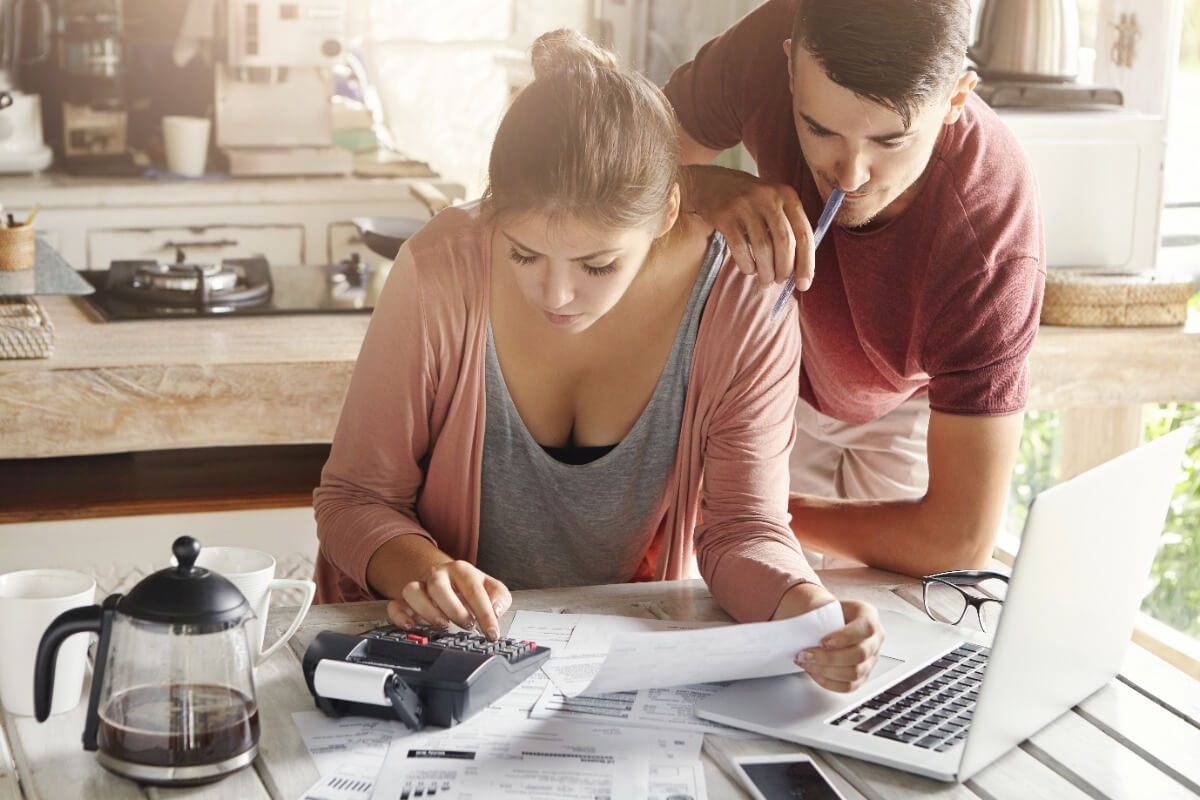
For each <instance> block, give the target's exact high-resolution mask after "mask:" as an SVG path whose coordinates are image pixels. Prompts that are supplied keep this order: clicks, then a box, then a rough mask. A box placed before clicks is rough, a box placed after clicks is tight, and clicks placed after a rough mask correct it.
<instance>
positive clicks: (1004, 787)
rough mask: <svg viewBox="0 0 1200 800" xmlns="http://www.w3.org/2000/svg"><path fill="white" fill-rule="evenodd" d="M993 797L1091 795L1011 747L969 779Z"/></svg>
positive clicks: (1028, 799) (1058, 799) (1054, 799)
mask: <svg viewBox="0 0 1200 800" xmlns="http://www.w3.org/2000/svg"><path fill="white" fill-rule="evenodd" d="M967 786H969V787H970V788H971V789H972V790H973V791H975V792H976V793H978V794H979V795H980V796H981V797H987V798H989V799H991V800H1000V799H1001V798H1012V800H1088V798H1089V797H1090V795H1088V794H1087V792H1085V791H1083V790H1082V789H1080V788H1079V787H1078V786H1076V785H1075V784H1073V783H1071V782H1070V781H1069V780H1067V779H1066V778H1064V777H1063V776H1062V775H1059V774H1058V773H1057V772H1055V771H1054V770H1052V769H1051V768H1050V767H1049V766H1047V765H1046V764H1043V763H1042V762H1041V761H1038V760H1037V759H1036V758H1034V757H1033V756H1031V755H1029V753H1026V752H1025V751H1024V750H1022V749H1021V748H1020V747H1018V748H1015V749H1013V750H1009V751H1008V752H1007V753H1005V754H1004V755H1003V756H1001V757H1000V758H998V759H996V761H994V762H992V763H991V764H990V765H988V767H987V768H986V769H984V770H982V771H980V772H979V774H977V775H976V776H975V777H974V778H971V779H970V780H969V781H967Z"/></svg>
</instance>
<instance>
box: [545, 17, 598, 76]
mask: <svg viewBox="0 0 1200 800" xmlns="http://www.w3.org/2000/svg"><path fill="white" fill-rule="evenodd" d="M531 52H532V61H533V76H534V78H535V79H536V78H543V77H546V76H547V75H553V74H554V73H556V72H560V71H563V70H568V69H571V68H574V67H584V68H591V69H618V67H619V65H618V64H617V58H616V56H614V55H613V54H612V53H610V52H609V51H607V50H605V49H604V48H603V47H600V46H599V45H597V44H595V43H593V42H592V41H591V40H590V39H588V38H587V37H585V36H584V35H583V34H581V33H579V32H578V31H573V30H571V29H570V28H559V29H558V30H555V31H550V32H549V33H543V34H542V35H541V36H539V37H538V38H537V40H536V41H535V42H534V43H533V47H532V48H531Z"/></svg>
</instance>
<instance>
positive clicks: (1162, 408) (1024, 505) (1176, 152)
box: [1001, 0, 1200, 674]
mask: <svg viewBox="0 0 1200 800" xmlns="http://www.w3.org/2000/svg"><path fill="white" fill-rule="evenodd" d="M1098 6H1099V0H1080V3H1079V8H1080V28H1081V45H1082V47H1083V54H1082V58H1081V59H1080V61H1081V73H1082V74H1081V76H1080V80H1081V81H1084V82H1087V81H1089V80H1090V78H1091V73H1090V64H1091V63H1094V50H1093V51H1092V52H1091V53H1089V49H1090V48H1094V47H1095V41H1096V35H1095V31H1096V25H1097V16H1098V12H1097V8H1098ZM1169 102H1170V105H1169V108H1168V116H1167V149H1166V163H1165V167H1164V169H1165V180H1164V190H1163V215H1162V222H1161V228H1162V248H1161V250H1160V252H1159V259H1158V267H1159V269H1160V270H1170V271H1172V272H1181V273H1185V274H1190V275H1192V276H1193V278H1195V279H1197V280H1198V282H1200V0H1183V27H1182V43H1181V47H1180V58H1179V65H1178V69H1177V70H1176V72H1175V75H1174V79H1173V82H1172V85H1171V94H1170V101H1169ZM1189 308H1190V312H1191V314H1192V316H1193V318H1195V317H1196V316H1197V315H1200V292H1197V294H1195V295H1193V297H1192V299H1191V302H1190V304H1189ZM1193 324H1194V322H1193ZM1189 399H1194V398H1189ZM1142 418H1143V423H1144V438H1145V439H1146V440H1149V439H1153V438H1157V437H1158V436H1161V435H1163V434H1165V433H1168V432H1169V431H1171V430H1174V429H1175V428H1177V427H1179V426H1180V425H1181V424H1183V423H1184V422H1187V421H1189V420H1191V421H1194V422H1195V423H1200V403H1195V402H1193V403H1161V404H1151V405H1147V406H1146V407H1145V408H1144V411H1143V415H1142ZM1062 421H1063V415H1062V413H1061V412H1057V411H1030V412H1027V413H1026V415H1025V429H1024V435H1023V437H1022V439H1021V448H1020V452H1019V454H1018V456H1017V464H1016V469H1015V471H1014V474H1013V482H1012V486H1011V489H1010V496H1009V505H1008V516H1007V520H1006V525H1005V530H1004V531H1003V532H1002V541H1001V550H1005V549H1008V548H1006V547H1005V544H1004V543H1005V541H1008V542H1013V541H1014V540H1015V538H1016V537H1017V536H1019V534H1020V531H1021V529H1022V526H1023V525H1024V522H1025V516H1026V513H1027V511H1028V508H1029V503H1030V501H1031V500H1032V498H1033V497H1034V496H1036V495H1037V493H1038V492H1040V491H1043V490H1044V489H1047V488H1049V487H1050V486H1053V485H1054V484H1055V483H1057V482H1058V481H1059V479H1060V477H1061V476H1060V471H1059V460H1058V453H1057V443H1058V441H1059V434H1060V432H1061V429H1062ZM1142 611H1143V612H1144V614H1145V615H1146V617H1145V618H1143V622H1142V623H1140V624H1139V627H1140V628H1143V629H1144V630H1143V632H1142V633H1141V634H1140V635H1138V636H1136V637H1135V638H1137V639H1138V641H1139V642H1141V643H1143V644H1145V645H1146V646H1147V647H1149V648H1150V649H1151V650H1154V651H1155V652H1157V653H1158V654H1159V655H1162V656H1164V657H1165V658H1167V659H1168V660H1170V661H1172V662H1173V663H1175V664H1176V665H1177V666H1180V667H1182V668H1184V669H1185V670H1187V671H1190V672H1192V673H1193V674H1200V442H1193V444H1192V447H1191V448H1190V449H1189V451H1188V453H1187V455H1186V456H1185V459H1184V464H1183V468H1182V470H1181V473H1180V478H1179V483H1178V484H1177V485H1176V487H1175V495H1174V498H1173V500H1172V502H1171V507H1170V510H1169V512H1168V514H1167V519H1166V522H1165V524H1164V527H1163V534H1162V539H1161V542H1160V545H1159V551H1158V554H1157V556H1156V558H1155V561H1154V565H1153V567H1152V568H1151V572H1150V576H1149V581H1148V583H1147V591H1146V594H1145V596H1144V598H1143V601H1142Z"/></svg>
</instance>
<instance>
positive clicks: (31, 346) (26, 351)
mask: <svg viewBox="0 0 1200 800" xmlns="http://www.w3.org/2000/svg"><path fill="white" fill-rule="evenodd" d="M53 352H54V325H52V324H51V323H50V317H48V316H46V311H45V309H43V308H42V307H41V306H40V305H38V302H37V300H34V299H33V298H32V297H0V358H46V357H47V356H49V355H50V354H51V353H53Z"/></svg>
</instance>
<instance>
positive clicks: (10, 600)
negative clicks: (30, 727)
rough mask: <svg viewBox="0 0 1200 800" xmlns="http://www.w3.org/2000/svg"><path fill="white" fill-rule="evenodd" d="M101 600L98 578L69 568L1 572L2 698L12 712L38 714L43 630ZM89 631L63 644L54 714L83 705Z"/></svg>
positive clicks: (56, 676) (52, 707)
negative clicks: (37, 664)
mask: <svg viewBox="0 0 1200 800" xmlns="http://www.w3.org/2000/svg"><path fill="white" fill-rule="evenodd" d="M95 601H96V580H95V579H94V578H93V577H92V576H91V575H85V574H83V573H82V572H74V571H73V570H67V569H25V570H21V571H19V572H9V573H7V574H5V575H0V702H3V704H4V708H5V709H7V710H8V712H9V713H10V714H20V715H22V716H27V717H31V716H33V662H34V657H35V656H36V655H37V651H38V644H39V643H40V642H41V641H42V634H43V633H45V632H46V628H48V627H50V623H51V622H53V621H54V620H55V618H57V617H58V615H59V614H61V613H63V612H64V611H70V610H71V609H72V608H79V607H80V606H90V605H92V604H93V603H94V602H95ZM88 638H89V637H87V636H72V637H70V638H69V639H67V640H66V641H65V642H63V644H62V646H61V647H60V648H59V649H58V660H57V661H56V662H55V668H54V696H53V698H52V700H51V702H50V713H51V714H61V713H62V712H64V711H70V710H71V709H73V708H74V707H75V706H76V705H78V704H79V694H80V691H81V690H82V689H83V675H84V672H85V668H86V666H87V646H88Z"/></svg>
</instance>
